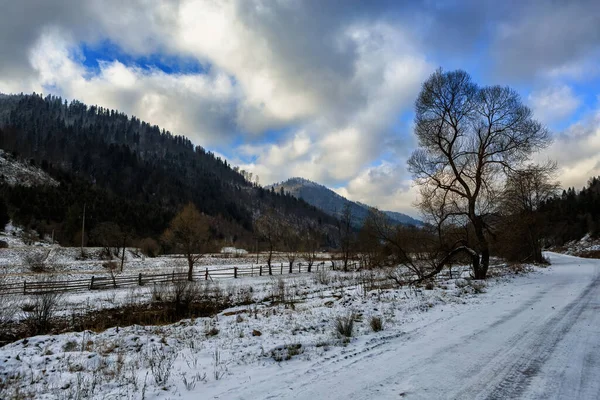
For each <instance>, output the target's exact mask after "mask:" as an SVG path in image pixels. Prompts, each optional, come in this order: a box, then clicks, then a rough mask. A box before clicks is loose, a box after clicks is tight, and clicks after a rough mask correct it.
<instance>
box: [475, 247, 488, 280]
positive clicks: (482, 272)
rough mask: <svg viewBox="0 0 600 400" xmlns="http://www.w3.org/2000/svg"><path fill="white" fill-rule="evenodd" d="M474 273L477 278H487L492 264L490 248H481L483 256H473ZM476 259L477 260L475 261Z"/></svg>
mask: <svg viewBox="0 0 600 400" xmlns="http://www.w3.org/2000/svg"><path fill="white" fill-rule="evenodd" d="M486 246H487V243H486ZM473 261H474V263H473V275H474V278H475V279H485V278H487V273H488V269H489V266H490V250H489V249H488V248H487V247H485V248H484V249H483V250H481V256H479V257H473ZM475 261H476V262H475Z"/></svg>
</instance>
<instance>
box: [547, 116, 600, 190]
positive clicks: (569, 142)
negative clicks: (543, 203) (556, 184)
mask: <svg viewBox="0 0 600 400" xmlns="http://www.w3.org/2000/svg"><path fill="white" fill-rule="evenodd" d="M536 159H537V160H538V161H543V160H545V159H551V160H554V161H556V162H557V163H558V166H559V180H560V181H561V184H562V186H563V187H565V188H566V187H575V188H578V189H580V188H582V187H583V186H584V185H585V184H586V182H587V181H588V179H589V178H590V177H592V176H600V109H598V110H595V111H594V112H592V113H589V114H588V115H586V116H585V117H584V118H583V119H582V120H581V121H577V122H575V123H573V124H572V125H571V126H569V127H568V128H567V129H566V130H565V131H564V132H561V133H560V134H557V135H556V137H555V140H554V142H553V143H552V145H551V146H550V147H549V148H548V149H547V150H546V151H544V152H542V153H540V154H538V155H537V156H536Z"/></svg>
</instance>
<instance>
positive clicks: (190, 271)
mask: <svg viewBox="0 0 600 400" xmlns="http://www.w3.org/2000/svg"><path fill="white" fill-rule="evenodd" d="M187 278H188V281H190V282H191V281H193V280H194V260H193V259H192V256H191V255H189V256H188V276H187Z"/></svg>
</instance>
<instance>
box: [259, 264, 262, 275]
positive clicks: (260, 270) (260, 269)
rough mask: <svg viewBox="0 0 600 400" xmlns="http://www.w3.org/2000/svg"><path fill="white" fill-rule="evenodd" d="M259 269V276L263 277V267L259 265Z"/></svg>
mask: <svg viewBox="0 0 600 400" xmlns="http://www.w3.org/2000/svg"><path fill="white" fill-rule="evenodd" d="M258 268H259V270H258V276H262V265H259V266H258Z"/></svg>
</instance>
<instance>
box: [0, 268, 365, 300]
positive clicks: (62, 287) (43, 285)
mask: <svg viewBox="0 0 600 400" xmlns="http://www.w3.org/2000/svg"><path fill="white" fill-rule="evenodd" d="M353 268H356V265H353ZM309 269H310V271H309ZM324 269H327V270H331V269H332V266H331V264H329V265H328V264H326V263H325V262H320V263H315V264H313V265H312V266H311V267H309V266H308V264H302V263H298V264H296V265H294V266H293V267H291V268H290V267H289V265H284V264H283V263H280V264H278V265H271V271H270V272H269V267H268V266H266V265H256V266H255V265H251V266H242V267H232V268H223V269H208V268H204V269H196V270H195V271H194V273H193V275H192V279H193V280H194V281H200V280H205V281H208V280H210V281H212V280H215V279H237V278H244V277H254V276H269V275H287V274H300V273H307V272H318V271H319V270H324ZM187 279H188V273H187V271H184V272H176V271H173V272H170V273H161V274H146V273H142V272H140V273H139V274H137V275H114V276H111V275H108V274H107V275H102V276H96V275H93V276H92V277H91V278H85V279H73V280H53V279H42V280H37V281H27V280H23V281H22V282H14V283H6V284H0V296H1V295H7V294H36V293H45V292H85V291H89V290H103V289H117V288H127V287H134V286H144V285H147V284H154V283H165V282H175V281H181V280H187Z"/></svg>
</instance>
